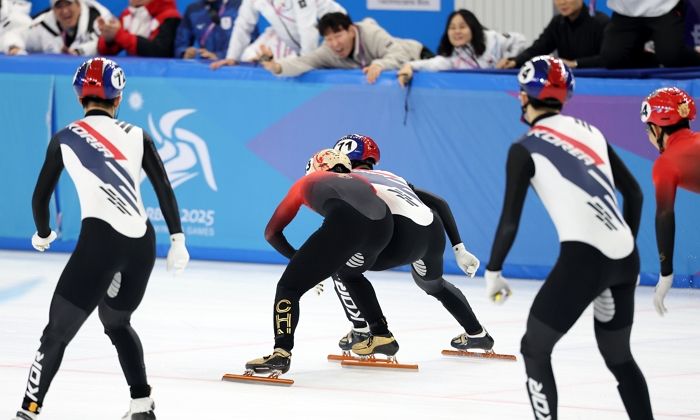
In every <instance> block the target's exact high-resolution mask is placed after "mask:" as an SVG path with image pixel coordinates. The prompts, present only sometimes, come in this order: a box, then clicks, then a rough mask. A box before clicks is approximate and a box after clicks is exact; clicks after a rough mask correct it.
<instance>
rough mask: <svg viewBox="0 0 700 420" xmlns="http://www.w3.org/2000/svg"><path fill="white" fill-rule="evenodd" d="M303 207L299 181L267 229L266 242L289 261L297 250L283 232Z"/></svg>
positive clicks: (280, 205) (276, 210)
mask: <svg viewBox="0 0 700 420" xmlns="http://www.w3.org/2000/svg"><path fill="white" fill-rule="evenodd" d="M303 179H304V178H302V181H303ZM301 205H302V199H301V194H300V182H299V181H298V182H297V183H296V184H294V185H293V186H292V188H291V189H290V190H289V193H287V196H286V197H285V198H284V200H282V202H281V203H280V204H279V206H277V209H275V212H274V214H273V215H272V217H271V218H270V221H269V222H267V226H266V227H265V240H266V241H267V242H269V244H270V245H272V247H273V248H275V249H276V250H277V252H279V253H280V254H282V255H284V256H285V257H287V258H289V259H291V258H292V257H293V256H294V254H296V252H297V250H296V249H294V247H293V246H292V245H291V244H290V243H289V241H287V238H286V237H285V236H284V233H283V232H282V231H283V230H284V228H285V227H287V225H289V223H290V222H291V221H292V220H294V217H296V215H297V213H298V212H299V208H300V207H301Z"/></svg>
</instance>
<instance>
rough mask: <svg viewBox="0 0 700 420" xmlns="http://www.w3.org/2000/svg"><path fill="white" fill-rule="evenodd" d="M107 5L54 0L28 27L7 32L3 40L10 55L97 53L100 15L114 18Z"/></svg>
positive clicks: (81, 1) (89, 1) (94, 2)
mask: <svg viewBox="0 0 700 420" xmlns="http://www.w3.org/2000/svg"><path fill="white" fill-rule="evenodd" d="M111 16H112V14H111V13H110V12H109V10H107V9H106V8H105V7H104V6H102V5H101V4H99V3H97V2H96V1H93V0H51V8H50V9H47V10H46V11H44V12H41V13H40V14H39V15H38V16H37V17H35V18H34V20H32V23H31V25H30V26H29V27H28V28H18V29H16V30H13V31H11V32H9V33H7V34H6V35H5V37H4V40H3V43H4V45H3V47H4V48H5V52H6V53H7V54H9V55H16V54H26V53H28V52H29V53H49V54H71V55H87V56H90V55H95V54H96V53H97V38H98V35H97V31H96V29H97V24H96V22H97V21H98V20H99V18H101V17H104V18H111Z"/></svg>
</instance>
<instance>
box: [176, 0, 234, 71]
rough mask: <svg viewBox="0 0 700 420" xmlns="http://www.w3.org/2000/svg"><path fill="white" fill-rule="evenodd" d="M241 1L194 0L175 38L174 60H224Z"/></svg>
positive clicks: (188, 7)
mask: <svg viewBox="0 0 700 420" xmlns="http://www.w3.org/2000/svg"><path fill="white" fill-rule="evenodd" d="M240 6H241V0H197V1H194V2H193V3H192V4H190V5H189V6H187V10H186V11H185V16H184V17H183V18H182V21H181V22H180V26H178V28H177V35H176V36H175V57H182V58H195V57H200V58H204V59H207V60H216V59H220V58H224V57H225V56H226V51H227V50H228V42H229V39H231V33H232V30H233V22H234V21H235V20H236V17H237V16H238V8H239V7H240Z"/></svg>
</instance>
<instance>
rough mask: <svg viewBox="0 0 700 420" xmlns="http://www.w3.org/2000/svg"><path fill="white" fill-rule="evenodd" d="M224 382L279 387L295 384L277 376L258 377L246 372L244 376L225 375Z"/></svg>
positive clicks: (290, 380)
mask: <svg viewBox="0 0 700 420" xmlns="http://www.w3.org/2000/svg"><path fill="white" fill-rule="evenodd" d="M221 380H222V381H230V382H248V383H252V384H265V385H278V386H290V385H292V384H293V383H294V381H293V380H292V379H285V378H279V377H278V376H277V375H275V374H270V375H268V376H258V375H256V374H255V373H251V372H248V371H246V372H245V373H243V375H234V374H232V373H227V374H225V375H224V376H223V377H222V378H221Z"/></svg>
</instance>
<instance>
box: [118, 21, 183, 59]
mask: <svg viewBox="0 0 700 420" xmlns="http://www.w3.org/2000/svg"><path fill="white" fill-rule="evenodd" d="M179 24H180V18H179V17H171V18H167V19H165V20H164V21H163V22H162V23H161V24H160V26H159V27H158V33H157V34H156V36H155V37H153V38H151V39H146V38H143V37H140V36H139V37H134V38H136V48H135V50H134V49H131V48H133V46H132V45H131V44H130V48H127V49H126V50H127V51H128V52H129V53H130V54H132V55H138V56H140V57H172V56H173V48H174V43H175V32H176V31H177V26H178V25H179ZM117 36H118V35H117ZM132 36H133V35H132ZM132 51H133V52H132Z"/></svg>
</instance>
